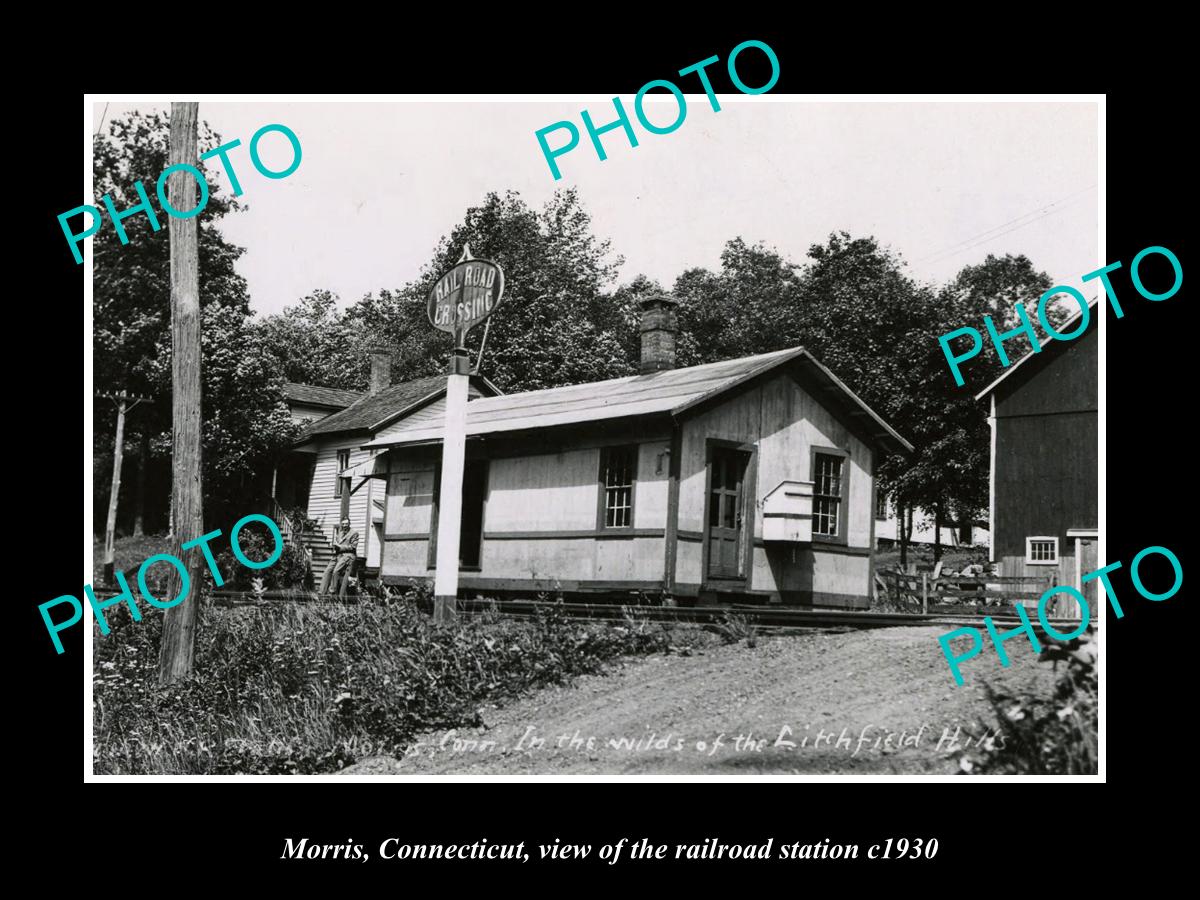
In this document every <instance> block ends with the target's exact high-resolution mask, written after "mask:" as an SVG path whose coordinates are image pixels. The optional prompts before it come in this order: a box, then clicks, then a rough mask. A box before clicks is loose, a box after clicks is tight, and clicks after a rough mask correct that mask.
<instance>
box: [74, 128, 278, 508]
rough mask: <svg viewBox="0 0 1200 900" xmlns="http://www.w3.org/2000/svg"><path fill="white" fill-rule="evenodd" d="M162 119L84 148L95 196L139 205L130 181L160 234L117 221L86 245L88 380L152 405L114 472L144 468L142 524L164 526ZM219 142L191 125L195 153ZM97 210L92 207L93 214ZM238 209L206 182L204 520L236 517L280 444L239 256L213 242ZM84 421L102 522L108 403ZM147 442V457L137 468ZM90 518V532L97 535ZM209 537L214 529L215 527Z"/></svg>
mask: <svg viewBox="0 0 1200 900" xmlns="http://www.w3.org/2000/svg"><path fill="white" fill-rule="evenodd" d="M169 131H170V122H169V117H168V116H167V115H166V114H165V113H149V114H142V113H131V114H129V115H127V116H123V117H120V118H118V119H115V120H113V121H112V122H111V124H110V126H109V131H108V133H105V134H100V135H97V136H96V137H95V139H94V151H95V156H94V163H93V174H94V179H95V187H96V196H97V198H99V197H100V196H102V195H104V194H107V195H108V196H109V197H111V198H112V201H113V204H114V206H115V207H116V209H117V210H118V211H122V210H126V209H129V208H130V207H133V206H135V205H137V204H138V203H139V202H140V198H139V196H138V194H137V191H136V187H135V183H136V182H138V181H140V182H141V183H142V186H143V188H144V189H145V190H146V193H147V196H148V197H149V198H150V203H151V205H152V206H153V207H154V211H155V216H156V217H157V219H158V222H159V225H160V226H161V228H160V229H159V230H158V231H155V230H154V228H153V225H152V224H151V221H150V219H149V217H148V216H146V215H145V214H143V213H140V212H139V213H136V214H134V215H132V216H130V217H129V218H127V219H125V220H124V221H123V226H124V228H125V232H126V236H127V238H128V243H127V244H122V243H121V242H120V239H119V237H118V235H117V233H116V229H115V228H114V227H112V225H111V223H108V222H106V223H105V226H104V227H103V228H101V229H100V231H98V232H97V233H96V235H95V236H94V237H93V238H92V252H93V255H94V267H95V268H94V271H95V276H94V281H93V298H94V301H93V309H92V317H93V318H92V321H93V353H92V361H93V379H94V385H95V389H96V392H97V393H101V392H107V391H120V390H125V391H128V392H130V393H135V394H141V395H145V396H149V397H151V398H153V402H152V403H150V404H143V405H139V406H138V408H137V409H136V410H134V411H133V413H132V414H131V415H130V416H129V421H128V424H127V426H126V442H127V446H128V447H129V449H130V450H131V451H132V453H130V454H127V455H126V457H125V459H126V465H127V466H129V468H133V466H149V467H150V469H151V472H152V475H151V477H150V478H149V480H148V484H149V485H150V487H151V492H150V496H148V497H147V498H146V502H147V504H149V506H150V508H151V509H150V515H149V519H150V521H151V523H152V525H154V526H162V525H165V523H166V515H167V506H168V497H169V469H170V453H171V286H170V243H169V241H168V238H167V221H168V216H167V213H166V212H165V211H164V210H163V209H162V208H161V207H160V206H159V203H158V198H157V195H156V192H155V184H156V183H157V181H158V176H159V175H160V174H161V173H162V171H163V169H165V168H166V167H167V164H168V163H167V151H168V138H169ZM219 143H220V138H219V136H218V135H217V134H215V133H214V132H213V131H212V130H211V129H209V128H208V127H207V126H205V125H203V124H201V126H200V152H201V153H203V152H205V151H206V150H208V149H210V148H212V147H215V146H217V145H218V144H219ZM96 205H97V206H100V205H101V204H100V203H97V204H96ZM237 209H238V203H237V201H236V200H235V199H233V198H231V197H227V196H225V195H224V194H223V193H222V192H221V191H220V190H219V188H218V186H217V185H215V184H212V183H211V182H210V185H209V198H208V204H207V206H206V207H205V209H204V212H203V213H202V214H201V215H200V217H199V226H200V227H199V270H200V305H201V310H202V315H203V326H202V327H203V338H202V352H203V357H202V363H201V364H202V377H203V398H202V414H203V457H204V485H205V505H206V518H211V519H213V520H214V521H215V520H216V519H218V518H220V519H223V518H224V517H226V516H228V515H229V514H232V513H233V512H234V511H237V510H239V509H240V508H241V507H242V506H243V505H244V502H245V500H246V495H247V486H248V485H249V484H250V483H251V482H252V481H253V480H254V479H255V478H256V476H259V475H260V474H261V473H262V471H263V470H264V468H265V469H266V470H267V471H269V461H270V459H271V458H272V455H273V454H274V453H275V452H277V450H278V448H279V447H280V446H281V444H282V443H283V442H285V441H286V440H287V439H288V438H289V437H290V434H291V425H290V421H289V417H288V414H287V408H286V406H285V405H284V404H283V402H282V393H281V385H282V378H281V377H280V372H279V371H278V369H277V367H276V366H274V365H272V364H271V361H270V359H269V357H266V356H265V355H264V354H263V352H262V351H263V348H264V345H263V342H262V341H261V340H259V339H258V338H257V337H256V335H255V333H254V329H253V328H252V323H251V313H250V303H249V296H248V294H247V291H246V282H245V279H243V278H242V277H241V276H240V275H238V274H237V271H236V270H235V268H234V263H235V262H236V260H237V259H238V257H240V256H241V254H242V252H243V250H242V248H240V247H237V246H235V245H233V244H231V243H229V242H228V241H227V240H225V238H224V237H223V236H222V234H221V231H220V229H219V227H218V222H219V220H220V219H221V217H222V216H224V215H227V214H230V213H233V212H235V211H236V210H237ZM94 408H95V412H94V420H93V446H94V449H95V451H96V452H95V467H94V476H95V495H96V503H95V508H96V510H97V511H98V512H97V516H98V517H100V516H102V514H103V510H104V509H105V508H106V505H107V502H108V491H109V484H110V481H109V479H110V478H111V471H112V449H113V448H112V439H113V424H114V411H113V404H112V403H110V402H107V401H102V400H97V402H96V404H95V407H94ZM143 435H144V436H145V437H146V438H147V439H148V440H147V442H146V444H148V448H149V451H150V459H143V458H141V450H142V448H143V447H144V446H145V445H144V444H143V441H142V436H143ZM132 474H133V473H132V472H128V471H127V472H126V477H125V478H124V480H123V490H122V494H124V495H126V497H127V498H128V501H129V502H126V503H125V504H124V508H123V510H122V512H123V516H122V518H123V519H124V520H125V521H129V519H130V518H131V517H132V510H131V509H130V507H131V505H132V504H133V502H134V500H135V497H134V494H135V485H136V479H135V478H133V477H130V475H132ZM101 521H102V520H101V519H99V518H98V520H97V526H98V527H102V525H101V524H100V523H101ZM214 527H224V526H221V525H220V524H219V523H217V524H216V525H215V526H214Z"/></svg>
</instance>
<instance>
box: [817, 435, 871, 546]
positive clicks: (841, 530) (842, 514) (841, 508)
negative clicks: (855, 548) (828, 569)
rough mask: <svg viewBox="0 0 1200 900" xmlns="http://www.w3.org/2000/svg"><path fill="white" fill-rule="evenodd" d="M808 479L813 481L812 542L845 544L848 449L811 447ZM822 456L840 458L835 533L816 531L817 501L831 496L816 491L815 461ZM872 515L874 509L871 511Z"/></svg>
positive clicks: (847, 502)
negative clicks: (839, 490)
mask: <svg viewBox="0 0 1200 900" xmlns="http://www.w3.org/2000/svg"><path fill="white" fill-rule="evenodd" d="M809 456H810V460H809V476H808V477H809V480H810V481H811V482H812V483H813V510H812V512H813V517H812V540H813V543H814V544H842V545H846V544H848V542H849V539H848V534H849V522H848V519H849V514H850V451H849V450H842V449H841V448H839V447H812V448H811V449H810V451H809ZM822 456H835V457H838V458H840V459H841V460H842V473H841V492H840V493H839V495H838V496H837V498H836V499H837V501H838V516H837V534H823V533H821V532H818V531H817V501H818V500H820V499H823V498H832V497H833V495H832V494H819V493H817V486H818V482H817V462H818V459H819V458H820V457H822ZM871 514H872V516H874V514H875V511H874V510H872V511H871Z"/></svg>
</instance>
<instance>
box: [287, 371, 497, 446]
mask: <svg viewBox="0 0 1200 900" xmlns="http://www.w3.org/2000/svg"><path fill="white" fill-rule="evenodd" d="M471 380H472V382H473V383H474V384H475V385H476V386H478V387H480V389H481V390H483V391H484V392H485V393H488V394H493V393H499V391H498V389H497V388H496V387H495V386H494V385H493V384H492V383H491V382H490V381H488V380H487V379H486V378H483V377H481V376H479V375H472V376H471ZM445 391H446V376H445V375H430V376H429V377H428V378H417V379H414V380H413V381H405V382H403V383H401V384H393V385H392V386H391V387H388V388H384V389H383V390H382V391H379V392H378V393H376V394H366V395H363V394H359V395H358V397H359V398H360V399H358V400H357V401H356V402H355V403H353V404H352V405H350V406H348V407H346V408H345V409H343V410H341V411H340V412H336V413H334V414H333V415H331V416H326V417H325V418H324V419H319V420H318V421H316V422H313V423H312V425H310V426H309V427H308V428H307V429H305V431H304V432H302V433H301V435H300V438H299V440H298V443H303V442H305V441H307V440H310V439H311V438H314V437H317V436H319V435H326V434H338V433H345V432H355V431H367V432H373V431H376V430H378V429H380V428H382V427H383V426H385V425H387V424H388V423H390V422H394V421H395V420H396V419H399V418H400V417H401V416H403V415H405V414H407V413H409V412H411V411H413V410H414V409H417V408H419V407H421V406H424V405H425V404H426V403H429V402H431V401H433V400H435V399H437V398H438V397H439V396H441V395H442V394H443V393H445Z"/></svg>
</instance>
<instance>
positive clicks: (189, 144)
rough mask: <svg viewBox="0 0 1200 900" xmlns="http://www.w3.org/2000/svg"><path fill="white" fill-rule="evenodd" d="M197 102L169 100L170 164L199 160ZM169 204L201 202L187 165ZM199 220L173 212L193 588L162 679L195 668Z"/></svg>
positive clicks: (177, 422)
mask: <svg viewBox="0 0 1200 900" xmlns="http://www.w3.org/2000/svg"><path fill="white" fill-rule="evenodd" d="M198 107H199V104H197V103H172V104H171V144H170V154H169V158H168V162H169V164H170V165H172V166H174V165H180V164H186V165H189V166H193V167H196V166H198V163H199V159H198V158H197V149H196V143H197V137H196V135H197V121H196V120H197V116H198V112H199V109H198ZM167 193H168V199H169V200H170V203H171V206H173V207H174V208H175V209H181V210H187V209H195V208H196V180H195V179H194V178H193V177H192V176H191V175H190V174H188V173H187V172H186V171H180V170H177V171H174V172H172V173H171V174H170V175H169V176H168V180H167ZM197 228H198V226H197V222H196V218H195V217H194V216H193V217H191V218H187V219H180V218H178V217H176V216H172V217H171V221H170V231H169V235H170V241H171V386H172V391H171V424H172V430H173V438H174V443H173V447H172V459H171V510H172V520H173V526H174V527H173V530H172V538H171V542H172V546H173V551H174V554H175V556H176V557H177V558H178V559H181V560H183V562H184V565H186V566H187V569H188V579H189V582H190V584H189V593H188V596H187V597H186V598H185V599H184V600H183V602H182V603H179V604H177V605H176V606H172V607H171V608H169V609H168V610H166V612H164V614H163V628H162V643H161V645H160V646H159V655H158V680H159V683H160V684H170V683H171V682H173V681H175V680H177V679H179V678H185V677H187V676H188V675H190V674H191V672H192V651H193V648H194V646H195V640H196V621H197V609H198V606H199V599H198V597H197V594H198V593H199V586H200V578H201V575H202V570H203V562H204V560H203V557H202V555H201V554H199V553H196V552H194V551H193V552H190V553H186V554H185V553H184V552H183V549H182V545H183V544H185V543H187V542H188V541H191V540H194V539H195V538H198V537H201V536H202V535H203V534H204V514H203V508H202V505H201V504H202V499H203V497H202V494H201V484H200V274H199V262H198V257H199V232H198V230H197ZM180 587H181V585H180V577H179V573H178V572H177V571H176V570H175V569H174V568H172V570H171V577H170V581H169V587H168V588H167V594H166V598H165V599H168V600H170V599H172V598H174V597H177V596H178V595H179V594H180Z"/></svg>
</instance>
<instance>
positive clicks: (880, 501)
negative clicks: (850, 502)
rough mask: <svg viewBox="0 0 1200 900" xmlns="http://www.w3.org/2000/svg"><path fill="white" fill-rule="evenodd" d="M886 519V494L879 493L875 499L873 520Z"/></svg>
mask: <svg viewBox="0 0 1200 900" xmlns="http://www.w3.org/2000/svg"><path fill="white" fill-rule="evenodd" d="M887 517H888V516H887V494H885V493H883V492H882V491H880V492H879V494H877V495H876V497H875V518H877V519H886V518H887Z"/></svg>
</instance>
